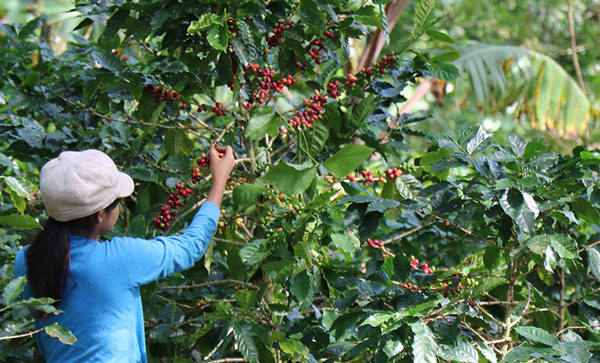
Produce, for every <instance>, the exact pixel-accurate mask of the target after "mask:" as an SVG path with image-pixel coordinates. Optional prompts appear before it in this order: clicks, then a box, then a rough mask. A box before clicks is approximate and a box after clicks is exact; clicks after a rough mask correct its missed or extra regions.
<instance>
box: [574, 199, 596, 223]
mask: <svg viewBox="0 0 600 363" xmlns="http://www.w3.org/2000/svg"><path fill="white" fill-rule="evenodd" d="M571 210H572V211H573V212H574V213H575V214H576V215H577V218H579V219H580V220H583V221H585V222H587V223H590V224H597V223H598V221H600V213H598V209H596V207H594V205H593V204H592V203H591V202H590V201H589V200H587V199H584V198H577V199H575V200H574V201H573V202H571Z"/></svg>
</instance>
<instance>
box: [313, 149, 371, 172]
mask: <svg viewBox="0 0 600 363" xmlns="http://www.w3.org/2000/svg"><path fill="white" fill-rule="evenodd" d="M373 151H374V149H373V148H370V147H368V146H364V145H346V146H344V147H343V148H342V149H341V150H340V151H338V152H337V153H335V154H334V155H332V156H331V157H330V158H328V159H327V160H326V161H325V162H324V163H323V166H324V167H325V168H326V169H327V170H329V172H331V174H333V175H334V176H335V177H337V178H341V177H344V176H346V174H348V173H350V172H352V171H354V170H355V169H356V168H357V167H358V166H359V165H360V164H361V163H362V162H363V161H365V160H366V159H367V158H368V157H369V156H370V155H371V154H372V153H373Z"/></svg>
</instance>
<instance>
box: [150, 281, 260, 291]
mask: <svg viewBox="0 0 600 363" xmlns="http://www.w3.org/2000/svg"><path fill="white" fill-rule="evenodd" d="M224 284H233V285H240V286H245V287H247V288H249V289H252V290H259V289H260V287H258V286H257V285H254V284H251V283H248V282H244V281H239V280H233V279H226V280H218V281H208V282H203V283H201V284H194V285H181V286H163V287H159V288H158V291H163V290H184V289H198V288H201V287H206V286H215V285H224Z"/></svg>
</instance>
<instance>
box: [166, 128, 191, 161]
mask: <svg viewBox="0 0 600 363" xmlns="http://www.w3.org/2000/svg"><path fill="white" fill-rule="evenodd" d="M186 138H187V133H186V132H185V130H174V129H173V130H169V131H167V132H166V133H165V136H164V140H163V144H164V145H165V149H166V150H167V153H169V154H170V155H175V154H179V153H180V152H181V148H182V146H183V143H184V139H186Z"/></svg>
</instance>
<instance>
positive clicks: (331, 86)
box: [327, 80, 340, 98]
mask: <svg viewBox="0 0 600 363" xmlns="http://www.w3.org/2000/svg"><path fill="white" fill-rule="evenodd" d="M339 85H340V81H338V80H335V81H333V82H329V83H327V94H328V95H329V96H330V97H331V98H337V97H338V96H339V91H338V89H337V88H338V86H339Z"/></svg>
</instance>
